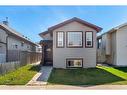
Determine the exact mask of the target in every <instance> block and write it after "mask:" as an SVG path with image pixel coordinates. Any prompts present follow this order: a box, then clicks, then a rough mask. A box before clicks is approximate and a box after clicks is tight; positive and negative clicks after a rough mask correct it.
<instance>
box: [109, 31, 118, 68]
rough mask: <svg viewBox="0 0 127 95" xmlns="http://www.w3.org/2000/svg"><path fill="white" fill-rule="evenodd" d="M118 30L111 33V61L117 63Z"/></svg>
mask: <svg viewBox="0 0 127 95" xmlns="http://www.w3.org/2000/svg"><path fill="white" fill-rule="evenodd" d="M116 56H117V52H116V32H113V33H111V57H110V58H111V61H110V63H111V64H113V65H116Z"/></svg>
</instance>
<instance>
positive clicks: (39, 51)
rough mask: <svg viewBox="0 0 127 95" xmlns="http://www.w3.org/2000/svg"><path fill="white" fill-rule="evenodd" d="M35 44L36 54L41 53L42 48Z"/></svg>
mask: <svg viewBox="0 0 127 95" xmlns="http://www.w3.org/2000/svg"><path fill="white" fill-rule="evenodd" d="M36 44H37V46H36V52H38V53H42V46H41V45H40V44H39V43H36Z"/></svg>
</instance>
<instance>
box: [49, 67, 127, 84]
mask: <svg viewBox="0 0 127 95" xmlns="http://www.w3.org/2000/svg"><path fill="white" fill-rule="evenodd" d="M48 83H49V84H64V85H101V84H114V85H115V84H127V67H118V68H115V67H105V66H101V67H99V66H97V67H96V68H89V69H85V68H84V69H83V68H80V69H53V71H52V73H51V75H50V77H49V79H48Z"/></svg>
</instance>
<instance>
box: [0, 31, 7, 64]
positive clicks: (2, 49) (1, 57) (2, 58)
mask: <svg viewBox="0 0 127 95" xmlns="http://www.w3.org/2000/svg"><path fill="white" fill-rule="evenodd" d="M6 37H7V34H6V32H5V31H4V30H2V29H0V63H3V62H6Z"/></svg>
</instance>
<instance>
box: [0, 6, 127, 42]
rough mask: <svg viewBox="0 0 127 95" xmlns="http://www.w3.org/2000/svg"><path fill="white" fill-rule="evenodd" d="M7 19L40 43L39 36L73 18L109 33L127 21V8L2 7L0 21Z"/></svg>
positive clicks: (0, 8)
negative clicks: (53, 26) (94, 25)
mask: <svg viewBox="0 0 127 95" xmlns="http://www.w3.org/2000/svg"><path fill="white" fill-rule="evenodd" d="M5 17H8V18H9V23H10V27H12V28H14V29H15V30H17V31H18V32H20V33H22V34H23V35H25V36H27V37H28V38H30V39H31V40H32V41H34V42H38V41H40V40H41V38H40V37H39V35H38V34H39V33H41V32H43V31H45V30H47V28H48V27H50V26H52V25H55V24H58V23H60V22H61V21H64V20H67V19H70V18H72V17H79V18H81V19H83V20H86V21H88V22H90V23H93V24H96V25H98V26H100V27H102V28H103V30H102V32H106V31H107V30H109V29H111V28H112V27H115V26H117V25H120V24H122V23H125V22H127V6H0V21H2V20H4V19H5Z"/></svg>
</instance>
